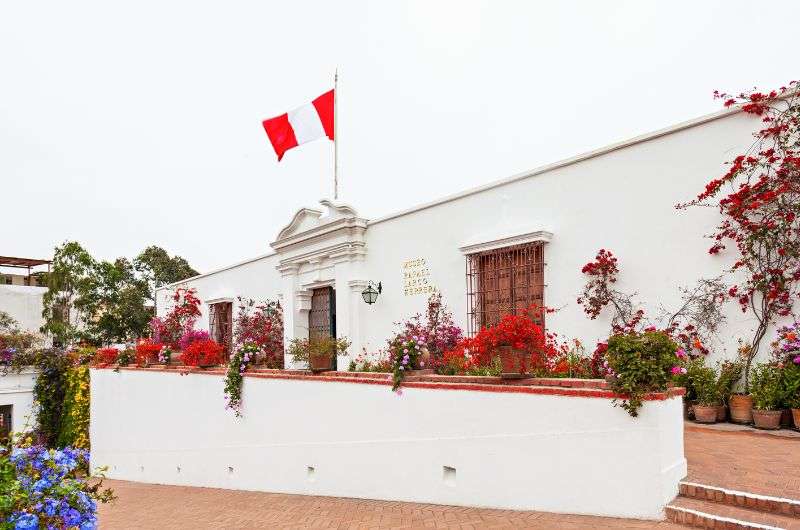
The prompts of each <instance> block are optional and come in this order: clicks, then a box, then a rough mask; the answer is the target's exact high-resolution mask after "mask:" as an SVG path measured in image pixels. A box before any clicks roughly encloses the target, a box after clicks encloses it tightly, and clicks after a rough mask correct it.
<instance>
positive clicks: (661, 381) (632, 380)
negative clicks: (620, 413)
mask: <svg viewBox="0 0 800 530" xmlns="http://www.w3.org/2000/svg"><path fill="white" fill-rule="evenodd" d="M677 349H678V345H677V344H675V342H673V341H672V339H670V338H669V337H668V336H667V335H666V334H665V333H661V332H657V331H649V332H645V333H629V334H620V335H613V336H612V337H610V338H609V339H608V352H607V353H606V356H607V358H608V365H609V367H610V368H611V369H612V370H613V371H614V378H613V380H612V382H611V389H612V390H613V391H614V392H615V393H617V394H619V395H620V396H621V397H619V398H615V399H614V404H615V405H618V406H621V407H622V408H623V409H625V410H626V411H627V412H628V414H630V415H631V416H633V417H636V416H638V415H639V409H640V408H641V406H642V402H643V400H644V397H645V395H646V394H647V393H648V392H664V391H666V390H667V384H668V383H669V382H670V380H671V378H672V374H671V369H672V367H673V366H675V365H676V364H677V357H676V356H675V351H676V350H677Z"/></svg>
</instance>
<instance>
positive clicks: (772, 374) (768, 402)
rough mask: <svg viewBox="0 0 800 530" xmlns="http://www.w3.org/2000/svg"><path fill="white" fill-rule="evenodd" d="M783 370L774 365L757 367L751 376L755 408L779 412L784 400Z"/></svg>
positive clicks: (765, 364) (751, 392)
mask: <svg viewBox="0 0 800 530" xmlns="http://www.w3.org/2000/svg"><path fill="white" fill-rule="evenodd" d="M781 379H782V376H781V370H780V369H779V368H778V367H777V366H775V365H774V364H772V363H762V364H758V365H756V367H755V368H754V369H753V371H752V373H751V374H750V395H752V396H753V408H754V409H757V410H778V409H779V408H780V406H781V400H782V398H783V395H784V393H783V386H782V381H781Z"/></svg>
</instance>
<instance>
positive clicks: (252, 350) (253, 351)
mask: <svg viewBox="0 0 800 530" xmlns="http://www.w3.org/2000/svg"><path fill="white" fill-rule="evenodd" d="M261 353H262V352H261V349H260V348H259V347H258V346H257V345H256V344H253V343H247V344H244V345H243V346H240V347H239V348H237V349H236V351H235V352H234V353H233V355H231V358H230V359H229V360H228V371H227V373H226V375H225V408H226V409H231V410H232V411H233V412H234V414H236V416H237V417H240V416H241V415H242V381H243V378H242V374H243V373H244V371H245V370H246V369H247V366H248V365H249V364H250V362H251V361H253V360H254V359H255V357H256V355H258V354H261Z"/></svg>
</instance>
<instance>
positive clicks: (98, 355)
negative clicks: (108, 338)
mask: <svg viewBox="0 0 800 530" xmlns="http://www.w3.org/2000/svg"><path fill="white" fill-rule="evenodd" d="M118 356H119V350H118V349H117V348H99V349H98V350H97V351H96V352H95V354H94V364H95V365H97V366H101V367H104V366H109V365H112V364H114V363H116V362H117V357H118Z"/></svg>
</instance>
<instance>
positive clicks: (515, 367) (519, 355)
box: [499, 346, 530, 379]
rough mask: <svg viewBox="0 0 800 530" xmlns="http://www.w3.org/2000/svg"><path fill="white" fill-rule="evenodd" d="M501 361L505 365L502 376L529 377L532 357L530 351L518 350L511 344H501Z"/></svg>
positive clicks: (509, 377)
mask: <svg viewBox="0 0 800 530" xmlns="http://www.w3.org/2000/svg"><path fill="white" fill-rule="evenodd" d="M499 353H500V363H501V364H502V366H503V372H502V376H503V377H505V378H508V379H513V378H520V377H528V368H529V366H528V365H529V364H530V362H529V361H530V359H529V358H528V357H529V354H528V352H526V351H525V350H517V349H514V348H512V347H511V346H500V348H499Z"/></svg>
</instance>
